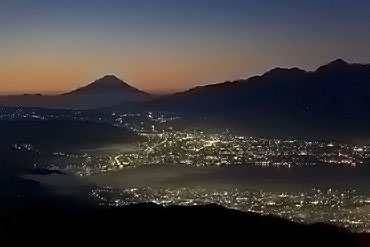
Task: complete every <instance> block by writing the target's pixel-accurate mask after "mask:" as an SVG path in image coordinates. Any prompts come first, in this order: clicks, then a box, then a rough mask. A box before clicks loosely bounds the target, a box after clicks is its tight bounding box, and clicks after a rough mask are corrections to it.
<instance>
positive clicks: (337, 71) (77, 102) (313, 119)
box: [0, 59, 370, 143]
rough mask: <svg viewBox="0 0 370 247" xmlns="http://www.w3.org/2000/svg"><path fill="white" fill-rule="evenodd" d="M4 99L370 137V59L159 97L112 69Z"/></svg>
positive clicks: (250, 128) (311, 134)
mask: <svg viewBox="0 0 370 247" xmlns="http://www.w3.org/2000/svg"><path fill="white" fill-rule="evenodd" d="M0 105H9V106H39V107H45V108H64V109H93V108H101V107H103V109H104V110H106V111H115V112H126V111H149V110H153V111H157V110H158V111H167V112H174V113H177V114H180V115H182V116H183V117H184V118H187V119H189V121H190V122H191V123H196V122H197V121H201V122H202V123H204V122H206V124H207V125H208V126H215V127H223V128H224V127H228V128H230V129H235V130H236V131H240V132H243V134H250V135H257V136H267V137H284V138H304V139H328V138H329V139H335V140H346V141H347V140H356V141H359V140H361V141H366V142H367V143H370V65H369V64H349V63H347V62H345V61H343V60H341V59H338V60H335V61H333V62H331V63H328V64H326V65H324V66H321V67H319V68H318V69H317V70H315V71H305V70H301V69H299V68H290V69H286V68H275V69H272V70H271V71H268V72H266V73H265V74H263V75H260V76H254V77H250V78H248V79H240V80H236V81H227V82H224V83H218V84H212V85H207V86H200V87H196V88H193V89H190V90H188V91H185V92H180V93H175V94H173V95H167V96H163V97H159V98H153V97H152V96H151V95H149V94H147V93H145V92H142V91H140V90H138V89H136V88H133V87H131V86H130V85H128V84H126V83H124V82H123V81H121V80H119V79H118V78H117V77H115V76H112V75H108V76H105V77H103V78H101V79H99V80H97V81H95V82H93V83H91V84H89V85H87V86H85V87H82V88H80V89H77V90H75V91H72V92H70V93H66V94H63V95H58V96H40V95H28V96H6V97H0Z"/></svg>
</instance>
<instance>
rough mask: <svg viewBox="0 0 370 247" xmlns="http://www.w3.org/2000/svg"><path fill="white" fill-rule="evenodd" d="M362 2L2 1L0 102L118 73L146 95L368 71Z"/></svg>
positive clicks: (369, 21)
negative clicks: (339, 69)
mask: <svg viewBox="0 0 370 247" xmlns="http://www.w3.org/2000/svg"><path fill="white" fill-rule="evenodd" d="M369 13H370V1H369V0H332V1H329V0H310V1H305V0H254V1H252V0H131V1H130V0H104V1H103V0H101V1H96V0H63V1H53V0H48V1H47V0H32V1H29V0H1V1H0V94H5V93H16V92H56V91H68V90H71V89H75V88H77V87H80V86H82V85H85V84H87V83H89V82H91V81H93V80H95V79H97V78H98V77H101V76H103V75H104V74H115V75H117V76H118V77H120V78H122V79H123V80H125V81H126V82H128V83H129V84H131V85H133V86H135V87H138V88H139V89H142V90H146V91H149V92H169V91H177V90H184V89H188V88H190V87H193V86H195V85H203V84H209V83H215V82H221V81H224V80H233V79H238V78H244V77H249V76H252V75H255V74H261V73H263V72H265V71H267V70H269V69H271V68H273V67H276V66H280V67H293V66H298V67H301V68H304V69H308V70H312V69H315V68H316V67H317V66H319V65H322V64H324V63H326V62H329V61H331V60H334V59H336V58H339V57H341V58H343V59H345V60H347V61H349V62H364V63H369V62H370V45H369V44H370V31H369V30H370V14H369Z"/></svg>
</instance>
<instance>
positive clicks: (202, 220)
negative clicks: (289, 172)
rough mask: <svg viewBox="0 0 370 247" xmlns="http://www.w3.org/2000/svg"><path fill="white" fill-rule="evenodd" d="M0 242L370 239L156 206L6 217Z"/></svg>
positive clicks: (227, 212)
mask: <svg viewBox="0 0 370 247" xmlns="http://www.w3.org/2000/svg"><path fill="white" fill-rule="evenodd" d="M0 230H1V232H0V240H1V242H5V243H8V244H12V245H14V244H16V243H26V244H30V243H36V244H41V243H48V244H50V245H54V244H61V243H63V244H64V243H65V244H69V243H84V244H89V243H104V244H108V243H112V242H115V243H117V245H119V246H125V245H126V244H128V243H135V244H139V245H141V244H143V245H149V244H150V245H156V246H157V245H175V246H176V245H180V244H181V245H184V244H185V246H186V245H190V244H191V245H194V244H205V245H207V246H209V245H213V244H227V245H229V246H230V245H233V244H238V245H239V244H242V245H244V246H351V247H352V246H369V244H370V236H369V235H367V234H354V233H350V232H348V231H346V230H344V229H342V228H338V227H334V226H329V225H325V224H315V225H300V224H297V223H294V222H290V221H287V220H284V219H281V218H277V217H274V216H261V215H259V214H255V213H244V212H240V211H236V210H231V209H226V208H224V207H221V206H217V205H205V206H189V207H184V206H169V207H163V206H159V205H156V204H152V203H146V204H136V205H130V206H124V207H120V208H111V209H104V210H91V211H88V212H84V213H81V212H79V211H78V210H77V211H76V210H60V209H57V207H53V205H48V206H46V207H45V208H43V207H41V206H40V205H39V206H37V207H30V208H28V209H27V210H25V211H23V212H20V213H17V214H15V215H13V216H12V217H9V216H8V217H2V220H1V221H0Z"/></svg>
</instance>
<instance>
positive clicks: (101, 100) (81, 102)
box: [0, 75, 151, 110]
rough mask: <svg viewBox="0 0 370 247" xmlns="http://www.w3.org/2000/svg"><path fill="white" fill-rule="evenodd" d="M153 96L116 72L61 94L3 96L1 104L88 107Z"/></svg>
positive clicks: (0, 99) (54, 107) (140, 99)
mask: <svg viewBox="0 0 370 247" xmlns="http://www.w3.org/2000/svg"><path fill="white" fill-rule="evenodd" d="M150 98H151V95H150V94H148V93H146V92H143V91H140V90H138V89H136V88H134V87H132V86H130V85H128V84H127V83H125V82H123V81H122V80H120V79H118V78H117V77H115V76H114V75H106V76H104V77H102V78H100V79H98V80H96V81H94V82H92V83H91V84H89V85H87V86H84V87H81V88H78V89H76V90H74V91H72V92H69V93H64V94H60V95H41V94H32V95H29V94H24V95H11V96H2V97H0V105H6V106H25V107H43V108H52V109H78V110H88V109H94V108H97V107H102V106H111V105H115V104H119V103H123V102H128V101H142V100H148V99H150Z"/></svg>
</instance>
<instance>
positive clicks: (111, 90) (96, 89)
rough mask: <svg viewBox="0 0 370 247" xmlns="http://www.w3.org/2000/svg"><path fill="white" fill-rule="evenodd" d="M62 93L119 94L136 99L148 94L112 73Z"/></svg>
mask: <svg viewBox="0 0 370 247" xmlns="http://www.w3.org/2000/svg"><path fill="white" fill-rule="evenodd" d="M64 95H110V96H111V95H119V96H124V97H126V99H129V100H137V99H141V98H145V97H148V96H149V94H148V93H146V92H143V91H140V90H138V89H136V88H134V87H132V86H130V85H129V84H127V83H125V82H124V81H122V80H120V79H119V78H117V77H116V76H114V75H106V76H104V77H102V78H100V79H98V80H96V81H94V82H93V83H90V84H89V85H87V86H84V87H81V88H78V89H76V90H74V91H72V92H69V93H66V94H64Z"/></svg>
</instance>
